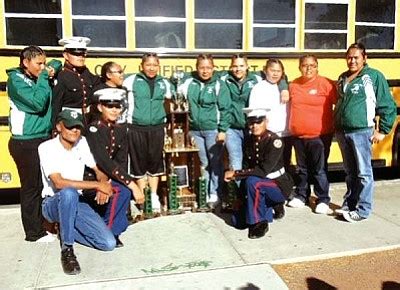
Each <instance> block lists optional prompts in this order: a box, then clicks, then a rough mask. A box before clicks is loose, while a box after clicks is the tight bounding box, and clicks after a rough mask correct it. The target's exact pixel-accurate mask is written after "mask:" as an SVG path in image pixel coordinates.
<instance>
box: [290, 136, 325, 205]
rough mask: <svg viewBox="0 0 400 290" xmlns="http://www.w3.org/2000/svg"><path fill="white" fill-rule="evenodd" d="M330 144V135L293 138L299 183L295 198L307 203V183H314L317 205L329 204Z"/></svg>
mask: <svg viewBox="0 0 400 290" xmlns="http://www.w3.org/2000/svg"><path fill="white" fill-rule="evenodd" d="M331 142H332V135H323V136H320V137H315V138H298V137H293V145H294V149H295V153H296V163H297V168H298V177H299V181H298V184H297V186H296V196H295V197H296V198H298V199H300V200H302V201H304V202H307V200H308V198H309V193H310V190H309V188H310V184H309V181H312V183H314V192H315V195H316V196H317V197H318V200H317V204H318V203H321V202H323V203H326V204H329V202H330V197H329V181H328V177H327V160H328V156H329V151H330V147H331Z"/></svg>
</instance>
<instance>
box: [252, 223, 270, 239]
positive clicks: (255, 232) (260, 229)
mask: <svg viewBox="0 0 400 290" xmlns="http://www.w3.org/2000/svg"><path fill="white" fill-rule="evenodd" d="M267 232H268V222H267V221H262V222H259V223H256V224H254V225H250V227H249V235H248V237H249V239H258V238H261V237H263V236H265V234H266V233H267Z"/></svg>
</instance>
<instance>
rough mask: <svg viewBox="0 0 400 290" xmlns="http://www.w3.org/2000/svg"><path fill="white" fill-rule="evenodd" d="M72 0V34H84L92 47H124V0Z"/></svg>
mask: <svg viewBox="0 0 400 290" xmlns="http://www.w3.org/2000/svg"><path fill="white" fill-rule="evenodd" d="M91 4H92V1H90V0H79V1H78V0H72V28H73V34H74V35H84V36H87V37H89V38H90V39H91V40H92V41H91V43H90V46H92V47H117V48H125V47H126V28H125V22H126V17H125V2H124V0H115V1H108V0H100V1H96V5H91Z"/></svg>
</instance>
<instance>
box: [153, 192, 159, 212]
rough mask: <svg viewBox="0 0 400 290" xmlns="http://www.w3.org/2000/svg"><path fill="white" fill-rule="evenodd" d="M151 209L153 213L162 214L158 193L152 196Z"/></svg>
mask: <svg viewBox="0 0 400 290" xmlns="http://www.w3.org/2000/svg"><path fill="white" fill-rule="evenodd" d="M151 209H152V211H153V213H160V212H161V203H160V199H159V198H158V195H157V194H156V193H152V194H151Z"/></svg>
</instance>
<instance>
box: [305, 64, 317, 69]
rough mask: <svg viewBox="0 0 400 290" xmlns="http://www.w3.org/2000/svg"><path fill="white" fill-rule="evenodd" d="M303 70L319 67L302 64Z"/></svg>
mask: <svg viewBox="0 0 400 290" xmlns="http://www.w3.org/2000/svg"><path fill="white" fill-rule="evenodd" d="M301 67H302V68H317V67H318V66H317V65H316V64H302V65H301Z"/></svg>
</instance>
